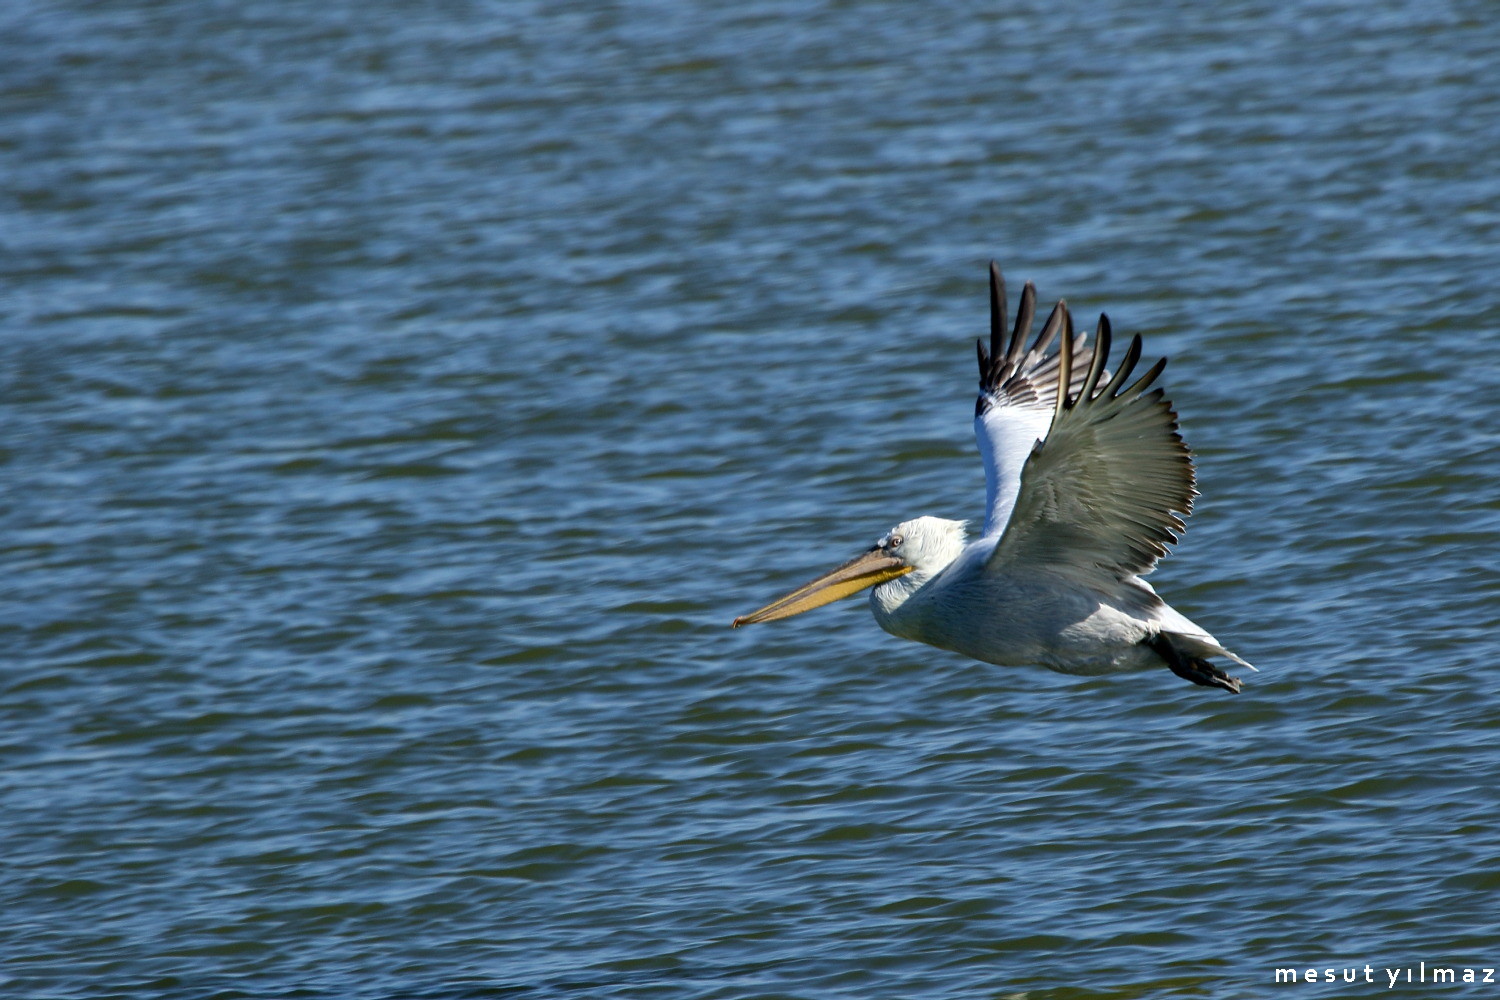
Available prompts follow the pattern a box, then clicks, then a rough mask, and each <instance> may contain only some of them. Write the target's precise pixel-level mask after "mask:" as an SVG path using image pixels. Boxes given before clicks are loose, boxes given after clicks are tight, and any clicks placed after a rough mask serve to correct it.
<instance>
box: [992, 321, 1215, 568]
mask: <svg viewBox="0 0 1500 1000" xmlns="http://www.w3.org/2000/svg"><path fill="white" fill-rule="evenodd" d="M1111 340H1112V335H1111V331H1110V325H1109V319H1108V317H1105V316H1101V317H1100V318H1099V327H1098V330H1097V331H1096V334H1095V342H1094V350H1093V352H1092V357H1091V358H1089V359H1088V370H1087V372H1086V373H1085V374H1083V375H1082V376H1081V380H1080V377H1079V376H1078V374H1077V373H1078V370H1079V369H1080V368H1081V367H1082V366H1083V364H1084V363H1085V359H1084V357H1083V356H1082V355H1081V352H1077V351H1074V350H1072V349H1070V347H1071V345H1070V339H1068V338H1065V339H1064V340H1063V343H1062V348H1061V350H1060V351H1059V352H1058V364H1057V366H1056V373H1057V375H1056V377H1057V382H1056V384H1055V386H1054V387H1053V392H1052V396H1053V400H1052V402H1053V413H1052V416H1051V420H1050V423H1049V427H1048V428H1047V430H1046V431H1045V433H1044V434H1043V435H1042V438H1041V440H1039V441H1037V442H1036V444H1035V445H1034V447H1033V448H1032V449H1031V451H1030V453H1029V454H1028V456H1027V457H1026V459H1025V460H1024V463H1023V464H1022V467H1021V470H1020V475H1019V483H1018V488H1017V491H1016V496H1015V498H1014V501H1013V504H1012V506H1011V509H1010V511H1009V517H1008V519H1007V521H1006V524H1005V528H1004V531H1003V533H1002V534H1001V537H1000V540H999V542H998V543H997V544H996V546H995V550H994V552H993V553H992V554H991V555H990V558H989V566H991V567H996V566H1002V565H1004V566H1014V565H1017V564H1025V565H1033V566H1045V567H1047V568H1048V569H1050V570H1052V571H1054V572H1059V573H1063V574H1065V575H1068V576H1071V577H1073V578H1074V579H1077V580H1079V581H1081V582H1090V583H1098V582H1101V581H1100V578H1101V575H1104V576H1107V577H1109V578H1113V579H1114V580H1118V579H1120V578H1123V577H1129V576H1137V575H1139V576H1144V575H1145V574H1147V573H1149V572H1150V571H1151V570H1152V568H1153V567H1155V565H1156V562H1157V560H1158V559H1160V558H1161V557H1162V556H1164V555H1166V553H1167V547H1168V546H1169V545H1171V544H1172V543H1174V542H1176V541H1177V536H1178V533H1180V532H1181V531H1182V530H1183V529H1184V527H1185V525H1184V523H1183V518H1184V517H1185V516H1186V515H1187V514H1189V513H1190V512H1191V511H1192V505H1193V497H1194V496H1196V495H1197V490H1196V489H1195V488H1194V472H1193V460H1192V455H1191V453H1190V452H1189V451H1188V448H1187V445H1186V444H1185V443H1183V440H1182V436H1181V434H1179V433H1178V428H1177V414H1176V413H1175V412H1174V411H1173V409H1172V405H1171V404H1170V403H1169V402H1167V400H1166V399H1165V398H1164V394H1163V391H1162V390H1161V389H1160V388H1155V389H1153V388H1151V385H1152V383H1153V382H1155V381H1156V379H1157V377H1158V376H1160V375H1161V372H1162V369H1164V368H1165V367H1166V363H1167V362H1166V359H1165V358H1162V359H1160V360H1159V361H1157V362H1156V363H1155V364H1153V365H1152V366H1151V367H1150V368H1149V369H1148V370H1147V371H1146V373H1145V374H1144V375H1142V376H1141V377H1140V378H1138V379H1136V381H1134V382H1132V383H1130V384H1129V385H1128V386H1126V381H1127V380H1128V379H1129V378H1130V376H1131V374H1132V373H1133V372H1134V370H1135V367H1136V365H1137V364H1138V363H1139V361H1140V357H1141V338H1140V336H1139V335H1138V334H1137V335H1136V336H1134V337H1132V338H1131V341H1130V346H1129V347H1128V348H1127V349H1126V352H1125V356H1124V358H1123V359H1122V362H1121V364H1120V367H1119V369H1118V370H1117V371H1116V372H1115V373H1114V375H1113V376H1109V375H1108V373H1107V372H1106V371H1105V368H1104V366H1105V364H1106V363H1107V360H1108V357H1109V351H1110V342H1111ZM1106 378H1107V381H1105V379H1106ZM1101 381H1104V385H1103V386H1102V387H1101V386H1100V382H1101ZM1064 384H1066V385H1067V386H1068V390H1067V391H1066V392H1064V391H1061V386H1062V385H1064Z"/></svg>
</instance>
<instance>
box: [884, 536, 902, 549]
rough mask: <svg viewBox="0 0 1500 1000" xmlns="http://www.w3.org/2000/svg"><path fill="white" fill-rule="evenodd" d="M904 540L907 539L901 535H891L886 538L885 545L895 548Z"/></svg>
mask: <svg viewBox="0 0 1500 1000" xmlns="http://www.w3.org/2000/svg"><path fill="white" fill-rule="evenodd" d="M904 541H906V539H904V538H902V537H901V536H900V535H891V536H890V537H889V538H887V539H886V540H885V547H886V548H888V549H894V548H896V547H897V546H898V545H900V544H901V543H902V542H904Z"/></svg>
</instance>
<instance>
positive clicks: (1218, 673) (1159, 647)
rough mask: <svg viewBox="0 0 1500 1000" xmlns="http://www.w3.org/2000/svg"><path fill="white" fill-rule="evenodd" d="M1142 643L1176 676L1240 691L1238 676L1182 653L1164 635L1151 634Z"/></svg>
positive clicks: (1208, 685) (1206, 684)
mask: <svg viewBox="0 0 1500 1000" xmlns="http://www.w3.org/2000/svg"><path fill="white" fill-rule="evenodd" d="M1144 644H1145V645H1146V646H1149V647H1150V648H1151V651H1152V652H1154V653H1155V654H1156V655H1157V656H1160V657H1161V658H1162V659H1163V660H1164V661H1166V664H1167V666H1168V667H1170V668H1171V669H1172V673H1174V674H1176V675H1177V676H1178V677H1182V678H1184V679H1186V680H1190V681H1192V682H1193V683H1194V684H1201V685H1203V686H1204V687H1216V688H1223V689H1224V690H1225V691H1228V692H1229V693H1231V694H1239V693H1240V679H1239V678H1238V677H1230V676H1229V675H1228V674H1226V673H1225V672H1224V671H1222V670H1220V669H1219V668H1218V667H1216V666H1214V665H1213V664H1212V663H1209V662H1208V661H1207V660H1204V659H1201V658H1199V657H1197V656H1190V655H1188V654H1187V653H1184V652H1183V651H1182V650H1180V649H1178V648H1177V647H1176V646H1174V645H1172V643H1171V640H1169V639H1168V638H1167V637H1166V636H1164V635H1153V636H1152V637H1151V638H1149V639H1147V640H1145V643H1144Z"/></svg>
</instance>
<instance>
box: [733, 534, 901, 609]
mask: <svg viewBox="0 0 1500 1000" xmlns="http://www.w3.org/2000/svg"><path fill="white" fill-rule="evenodd" d="M911 570H912V568H911V567H910V566H908V565H906V563H904V562H902V561H901V560H900V559H897V558H896V557H895V556H893V555H888V554H887V553H885V552H884V551H882V550H881V549H878V548H876V549H871V550H870V551H868V552H866V553H863V554H862V555H859V556H856V557H855V558H853V559H850V560H849V561H848V562H846V563H844V565H842V566H840V567H839V568H838V569H835V570H832V571H831V572H828V573H824V574H823V575H822V576H820V577H818V578H817V579H816V580H814V581H812V582H811V583H804V584H803V585H802V586H800V587H798V588H797V589H796V590H794V591H792V592H791V593H790V594H787V595H786V596H785V597H782V598H778V599H777V600H774V601H772V602H771V603H770V604H767V605H766V606H765V607H763V608H761V609H760V610H759V611H752V612H750V613H749V614H748V615H741V616H740V617H738V618H736V619H735V620H734V624H733V625H732V626H730V627H731V628H739V627H740V626H741V625H754V624H755V623H756V622H774V621H775V620H776V619H778V618H790V617H792V615H800V614H801V613H802V612H804V611H811V610H812V609H813V608H821V607H822V606H823V605H825V604H832V603H833V602H834V601H837V600H838V599H839V598H841V597H848V596H849V595H850V594H857V593H859V592H860V591H861V590H864V589H865V588H866V587H873V586H875V585H876V584H877V583H884V582H885V581H887V580H894V579H895V578H896V577H898V576H901V575H903V574H906V573H910V572H911Z"/></svg>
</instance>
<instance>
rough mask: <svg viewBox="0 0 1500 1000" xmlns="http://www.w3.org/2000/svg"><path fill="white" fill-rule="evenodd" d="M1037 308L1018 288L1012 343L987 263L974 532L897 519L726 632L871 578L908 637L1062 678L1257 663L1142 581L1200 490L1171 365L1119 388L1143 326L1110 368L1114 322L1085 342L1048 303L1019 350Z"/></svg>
mask: <svg viewBox="0 0 1500 1000" xmlns="http://www.w3.org/2000/svg"><path fill="white" fill-rule="evenodd" d="M1035 315H1036V288H1035V287H1034V286H1033V285H1032V284H1031V282H1029V281H1028V282H1027V283H1026V287H1025V289H1024V290H1023V291H1022V293H1021V302H1020V306H1019V308H1018V310H1017V314H1016V320H1015V325H1014V327H1013V328H1011V330H1010V335H1009V340H1008V341H1007V338H1006V327H1007V321H1006V294H1005V281H1004V279H1003V278H1002V277H1001V276H1000V269H999V268H998V267H996V266H995V264H994V262H993V261H991V262H990V346H989V350H988V351H986V350H985V346H984V341H983V340H980V342H979V399H978V401H977V403H976V404H975V407H974V433H975V435H976V436H977V437H978V439H979V453H980V456H981V457H982V458H983V460H984V477H985V493H986V512H985V518H984V527H983V529H982V530H981V531H980V533H979V537H977V538H975V539H973V540H969V539H968V538H967V530H966V528H967V522H965V521H951V520H947V519H945V518H941V517H918V518H914V519H913V520H910V521H902V522H901V523H900V524H898V525H896V526H895V527H894V528H892V529H891V530H890V531H887V532H886V533H885V534H884V535H883V536H882V537H881V538H880V540H879V541H878V542H876V543H875V545H874V546H873V547H872V548H870V549H869V550H868V551H866V552H862V553H861V554H860V555H858V556H856V557H855V558H853V559H851V560H849V561H848V562H846V563H844V564H843V565H841V566H839V567H837V568H835V569H833V570H832V571H830V572H828V573H826V574H824V575H823V576H820V577H818V578H817V579H816V580H813V581H812V582H810V583H807V584H804V585H803V586H801V587H798V588H797V589H796V590H794V591H792V592H791V593H789V594H787V595H786V596H785V597H781V598H779V599H777V600H775V601H772V602H771V603H770V604H767V605H766V606H765V607H763V608H761V609H760V610H758V611H754V612H751V613H750V614H748V615H742V616H741V617H739V618H736V619H735V620H734V624H733V627H734V628H739V627H740V626H742V625H752V624H755V623H757V622H769V621H776V620H777V619H781V618H790V617H791V616H792V615H799V614H801V613H802V612H804V611H811V610H812V609H813V608H816V607H821V606H822V605H824V604H828V603H831V602H833V601H836V600H838V599H840V598H842V597H848V596H849V595H851V594H855V593H858V592H859V591H861V590H865V589H866V588H870V587H873V588H874V589H873V590H872V591H871V592H870V607H871V609H872V610H873V611H874V613H875V620H876V621H877V622H878V623H879V624H880V627H881V628H883V629H885V630H886V631H887V632H890V633H891V634H892V635H896V636H899V637H901V638H903V639H912V640H915V641H917V642H924V643H927V644H929V645H932V646H938V647H940V648H942V649H948V650H952V651H954V652H957V653H962V654H963V655H965V656H969V657H972V658H974V659H976V660H982V661H984V662H986V663H994V664H999V665H1001V666H1007V667H1009V666H1025V665H1040V666H1044V667H1048V668H1050V669H1052V670H1056V671H1058V672H1060V673H1065V674H1083V675H1098V674H1109V673H1115V672H1119V671H1126V670H1139V669H1146V668H1151V667H1157V668H1159V667H1162V666H1165V667H1168V668H1170V669H1171V670H1172V672H1173V673H1175V674H1177V675H1178V676H1179V677H1183V678H1185V679H1187V680H1189V681H1192V682H1193V683H1194V684H1201V685H1203V686H1205V687H1214V688H1221V689H1223V690H1225V691H1230V692H1233V693H1235V694H1238V693H1239V690H1240V680H1239V679H1238V678H1236V677H1231V676H1229V675H1228V674H1227V673H1225V672H1224V671H1223V670H1221V669H1220V668H1219V667H1217V666H1215V665H1214V664H1213V663H1211V662H1210V659H1211V658H1214V657H1223V658H1225V659H1228V660H1232V661H1233V662H1235V663H1238V664H1240V665H1241V666H1243V667H1247V668H1249V669H1250V670H1254V669H1255V668H1254V667H1253V666H1251V665H1250V664H1249V663H1248V662H1247V661H1245V660H1243V659H1241V658H1240V657H1239V656H1236V655H1235V654H1234V653H1231V652H1230V651H1229V650H1228V649H1225V648H1224V646H1223V645H1222V644H1220V642H1219V640H1217V639H1215V638H1214V637H1213V636H1212V635H1210V634H1209V633H1208V632H1207V631H1206V630H1205V629H1204V628H1203V627H1202V626H1200V625H1197V624H1195V623H1194V622H1192V621H1190V620H1189V619H1188V618H1187V617H1186V616H1185V615H1183V614H1181V613H1180V612H1178V611H1176V610H1174V609H1173V608H1172V607H1171V606H1170V605H1168V604H1167V603H1166V602H1165V601H1163V600H1162V599H1161V598H1160V597H1158V596H1157V594H1156V591H1155V590H1153V589H1152V587H1151V585H1150V584H1149V583H1147V582H1146V581H1145V580H1144V579H1143V577H1145V576H1146V575H1147V574H1149V573H1150V572H1151V570H1152V569H1154V568H1155V566H1156V563H1157V561H1158V560H1159V559H1160V558H1161V557H1162V556H1164V555H1166V553H1167V546H1168V545H1170V544H1172V543H1174V542H1176V541H1177V536H1178V533H1179V532H1181V531H1183V530H1184V527H1185V525H1184V523H1183V518H1185V517H1186V516H1187V515H1188V514H1189V513H1190V512H1191V510H1192V502H1193V497H1194V496H1196V495H1197V492H1198V491H1197V489H1196V488H1195V486H1194V472H1193V460H1192V456H1191V454H1190V453H1189V451H1188V448H1187V445H1186V444H1184V443H1183V440H1182V436H1181V435H1180V434H1179V433H1178V429H1177V414H1176V413H1175V412H1174V411H1173V409H1172V404H1171V403H1169V402H1168V401H1167V400H1166V399H1164V398H1163V395H1162V390H1161V389H1160V388H1156V389H1152V388H1151V385H1152V383H1153V382H1155V381H1156V379H1157V377H1158V376H1160V375H1161V373H1162V369H1164V368H1165V367H1166V365H1167V361H1166V359H1165V358H1162V359H1160V360H1158V361H1157V362H1156V363H1155V364H1153V365H1152V366H1151V367H1150V368H1149V369H1147V370H1146V372H1145V374H1143V375H1141V376H1140V378H1138V379H1136V380H1135V381H1134V382H1131V383H1129V384H1128V385H1127V384H1126V382H1127V380H1128V379H1129V378H1130V376H1131V374H1132V373H1133V372H1134V371H1135V368H1136V365H1137V363H1139V361H1140V360H1141V338H1140V335H1139V334H1136V335H1135V336H1133V337H1132V338H1131V340H1130V346H1129V347H1128V348H1127V349H1126V351H1125V355H1124V357H1123V358H1122V359H1121V361H1120V365H1119V367H1118V368H1117V369H1116V370H1115V372H1114V374H1113V375H1111V374H1110V373H1109V372H1108V371H1107V370H1106V368H1105V365H1106V364H1107V363H1108V361H1109V352H1110V340H1111V334H1110V324H1109V317H1108V316H1105V315H1101V316H1100V317H1099V324H1098V328H1097V330H1096V331H1095V335H1094V343H1093V345H1092V346H1090V345H1089V343H1088V335H1087V334H1086V333H1079V334H1076V335H1075V333H1074V331H1073V320H1072V317H1071V316H1070V315H1069V313H1068V307H1067V303H1066V302H1063V301H1059V302H1058V303H1057V305H1056V307H1054V308H1053V310H1052V313H1051V315H1050V316H1049V317H1048V319H1047V321H1046V323H1045V324H1043V327H1042V330H1041V332H1040V333H1039V334H1037V337H1036V339H1035V340H1034V341H1032V342H1031V346H1030V348H1027V346H1026V342H1027V341H1028V340H1029V339H1030V337H1031V329H1032V326H1033V321H1034V318H1035ZM1059 334H1061V336H1060V337H1059ZM1054 341H1056V342H1057V344H1058V348H1057V351H1056V352H1055V353H1049V348H1051V347H1052V344H1053V342H1054Z"/></svg>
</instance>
